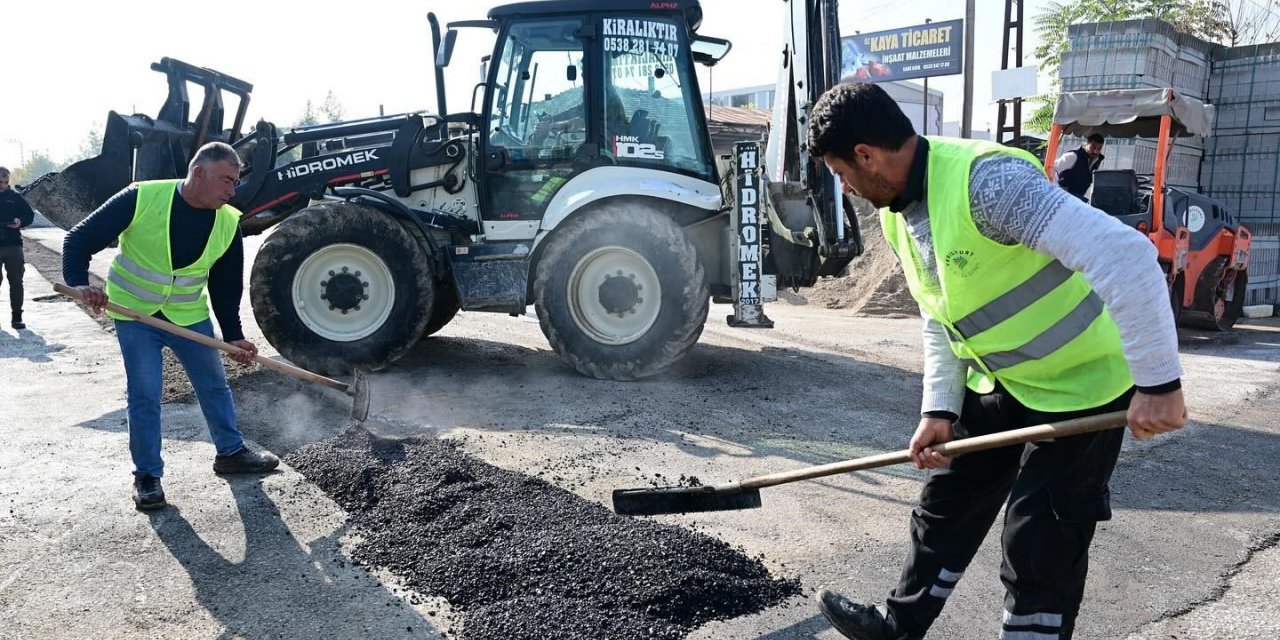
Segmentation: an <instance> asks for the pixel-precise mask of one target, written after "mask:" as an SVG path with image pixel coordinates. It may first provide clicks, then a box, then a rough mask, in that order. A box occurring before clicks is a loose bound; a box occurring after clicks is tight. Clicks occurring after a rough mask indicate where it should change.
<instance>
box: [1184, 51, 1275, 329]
mask: <svg viewBox="0 0 1280 640" xmlns="http://www.w3.org/2000/svg"><path fill="white" fill-rule="evenodd" d="M1209 101H1210V102H1212V103H1213V104H1214V106H1215V107H1216V109H1217V118H1216V119H1215V122H1214V135H1213V136H1212V137H1211V138H1209V140H1208V146H1207V147H1206V150H1205V160H1204V165H1203V167H1202V169H1201V175H1202V183H1201V189H1202V190H1203V191H1204V193H1205V194H1206V195H1208V196H1209V197H1211V198H1214V199H1215V200H1219V201H1221V202H1222V203H1223V204H1225V205H1227V207H1228V208H1230V209H1231V210H1232V211H1233V212H1235V214H1236V216H1237V217H1238V218H1239V219H1240V221H1241V222H1242V223H1244V225H1245V226H1247V227H1249V230H1250V231H1252V232H1253V234H1254V243H1253V250H1252V253H1251V254H1250V265H1249V295H1248V297H1247V298H1246V300H1245V302H1246V304H1263V303H1275V302H1277V301H1280V208H1278V207H1277V205H1278V204H1280V43H1271V44H1263V45H1250V46H1244V47H1220V48H1219V49H1218V50H1217V51H1215V52H1214V55H1213V61H1212V70H1211V73H1210V77H1209Z"/></svg>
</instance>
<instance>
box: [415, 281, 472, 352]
mask: <svg viewBox="0 0 1280 640" xmlns="http://www.w3.org/2000/svg"><path fill="white" fill-rule="evenodd" d="M461 309H462V305H461V303H460V302H458V290H457V289H455V288H454V286H453V284H452V283H450V282H442V281H436V297H435V300H433V301H432V302H431V318H430V319H429V320H427V328H426V330H425V331H423V332H422V337H423V338H428V337H430V336H433V335H435V333H436V332H437V331H439V330H441V329H443V328H444V326H445V325H446V324H449V321H450V320H453V317H454V316H456V315H458V311H459V310H461Z"/></svg>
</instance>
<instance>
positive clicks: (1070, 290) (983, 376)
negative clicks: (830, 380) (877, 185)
mask: <svg viewBox="0 0 1280 640" xmlns="http://www.w3.org/2000/svg"><path fill="white" fill-rule="evenodd" d="M927 140H928V144H929V155H928V167H927V175H928V181H927V183H926V189H927V194H926V206H927V208H928V215H929V226H930V230H931V235H932V240H933V247H932V249H933V252H932V255H933V261H934V264H931V265H926V264H924V263H923V261H922V260H923V259H922V257H921V252H920V251H919V250H918V249H917V247H916V240H915V239H914V238H913V237H912V235H911V232H910V230H909V229H908V228H907V224H906V221H905V219H904V218H903V216H902V215H901V214H899V213H894V212H891V211H888V210H884V211H882V212H881V216H880V219H881V224H882V227H883V229H884V233H885V239H886V240H887V241H888V243H889V245H890V247H892V248H893V250H894V253H896V254H897V256H898V258H899V259H900V260H901V261H902V264H903V267H904V275H905V276H906V279H907V284H908V286H909V288H910V290H911V295H912V297H914V298H915V299H916V301H917V302H918V303H919V304H920V308H921V309H922V310H923V311H924V312H925V313H926V314H927V315H928V316H929V317H931V318H933V319H934V320H936V321H937V322H938V323H939V324H941V325H942V326H943V327H945V328H946V331H947V336H948V339H949V343H950V346H951V350H952V352H953V353H954V355H955V357H956V358H957V359H958V360H960V361H962V362H964V363H965V364H966V365H967V366H968V367H969V368H970V373H969V376H968V380H967V382H966V385H967V386H968V387H969V388H970V389H971V390H973V391H975V392H978V393H987V392H990V391H991V390H992V389H994V388H995V385H996V384H997V383H1000V384H1001V385H1003V386H1004V388H1005V389H1006V390H1008V391H1009V392H1010V393H1011V394H1012V395H1013V396H1014V397H1015V398H1017V399H1018V400H1019V401H1020V402H1022V403H1023V404H1024V405H1026V406H1027V407H1030V408H1032V409H1036V410H1040V411H1073V410H1080V409H1087V408H1092V407H1096V406H1100V405H1102V404H1105V403H1107V402H1110V401H1111V400H1114V399H1115V398H1116V397H1118V396H1119V395H1120V394H1122V393H1124V392H1125V391H1126V390H1127V389H1128V388H1129V387H1130V386H1132V384H1133V380H1132V377H1131V376H1130V374H1129V369H1128V363H1127V362H1126V361H1125V359H1124V354H1123V349H1122V347H1121V342H1120V333H1119V328H1118V327H1116V325H1115V321H1114V320H1113V319H1112V318H1111V316H1110V314H1108V313H1107V312H1106V308H1105V305H1104V304H1103V302H1102V300H1101V298H1099V297H1098V295H1097V294H1096V293H1094V291H1093V289H1092V288H1091V287H1090V286H1089V283H1088V281H1086V280H1085V279H1084V276H1082V275H1080V274H1079V273H1076V272H1073V271H1072V270H1070V269H1068V268H1067V267H1066V266H1064V265H1063V264H1061V263H1060V262H1058V261H1057V260H1054V259H1052V258H1050V257H1048V256H1046V255H1044V254H1041V253H1037V252H1035V251H1033V250H1031V249H1030V248H1028V247H1026V246H1024V245H1020V244H1014V245H1003V244H1000V243H998V242H995V241H994V240H991V239H990V238H987V237H986V236H984V235H982V233H981V232H980V231H979V230H978V227H977V226H976V225H975V223H974V220H973V213H972V212H971V211H970V204H969V199H970V194H969V174H970V172H971V171H972V169H973V165H974V162H975V161H976V160H978V159H979V158H982V157H984V156H988V155H993V154H1006V155H1014V156H1016V157H1019V158H1022V159H1025V160H1027V161H1028V162H1030V163H1032V164H1033V165H1036V164H1038V163H1037V162H1036V161H1035V159H1034V157H1033V156H1031V155H1030V154H1028V153H1026V152H1023V151H1021V150H1019V149H1013V148H1009V147H1004V146H1000V145H996V144H994V143H985V142H980V141H969V140H955V139H948V138H934V137H930V138H928V139H927ZM935 268H936V271H934V269H935ZM935 273H936V277H935V275H934V274H935Z"/></svg>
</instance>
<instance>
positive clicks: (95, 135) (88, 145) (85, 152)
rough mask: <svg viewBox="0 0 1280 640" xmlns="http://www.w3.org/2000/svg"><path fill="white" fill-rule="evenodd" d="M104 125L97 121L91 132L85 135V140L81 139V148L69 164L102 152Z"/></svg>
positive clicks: (90, 129)
mask: <svg viewBox="0 0 1280 640" xmlns="http://www.w3.org/2000/svg"><path fill="white" fill-rule="evenodd" d="M101 132H102V125H101V124H99V123H97V122H95V123H93V125H92V126H91V127H90V128H89V133H88V134H86V135H85V137H84V140H81V141H80V148H79V149H78V150H77V151H76V154H75V156H74V157H72V158H71V159H70V160H69V161H68V164H70V163H72V162H79V161H81V160H86V159H88V158H92V157H94V156H97V155H99V154H101V153H102V133H101Z"/></svg>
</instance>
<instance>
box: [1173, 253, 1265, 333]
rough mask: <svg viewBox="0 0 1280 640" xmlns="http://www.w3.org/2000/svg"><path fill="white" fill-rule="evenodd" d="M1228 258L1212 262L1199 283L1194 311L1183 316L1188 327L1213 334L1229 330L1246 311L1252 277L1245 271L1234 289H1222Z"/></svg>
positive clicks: (1194, 301)
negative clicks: (1245, 303) (1246, 294)
mask: <svg viewBox="0 0 1280 640" xmlns="http://www.w3.org/2000/svg"><path fill="white" fill-rule="evenodd" d="M1226 268H1227V258H1226V257H1225V256H1224V257H1220V258H1216V259H1214V261H1213V262H1211V263H1209V266H1208V267H1206V268H1205V270H1204V271H1203V272H1202V273H1201V274H1200V281H1199V282H1197V283H1196V292H1195V297H1194V298H1193V302H1192V305H1191V309H1189V310H1187V311H1186V312H1185V313H1183V316H1182V317H1183V322H1184V326H1188V327H1194V328H1197V329H1207V330H1209V331H1228V330H1230V329H1231V328H1232V327H1234V326H1235V324H1236V321H1237V320H1239V319H1240V315H1241V314H1242V313H1243V312H1244V298H1245V291H1246V289H1247V288H1248V286H1249V274H1248V273H1246V272H1244V271H1241V272H1239V273H1237V274H1236V277H1235V278H1234V279H1233V280H1232V281H1231V288H1230V290H1229V291H1228V289H1227V288H1225V287H1223V288H1218V286H1217V285H1218V283H1219V282H1221V281H1222V276H1223V272H1224V271H1225V270H1226Z"/></svg>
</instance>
